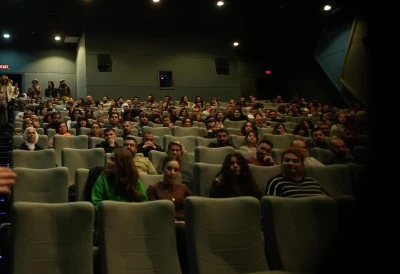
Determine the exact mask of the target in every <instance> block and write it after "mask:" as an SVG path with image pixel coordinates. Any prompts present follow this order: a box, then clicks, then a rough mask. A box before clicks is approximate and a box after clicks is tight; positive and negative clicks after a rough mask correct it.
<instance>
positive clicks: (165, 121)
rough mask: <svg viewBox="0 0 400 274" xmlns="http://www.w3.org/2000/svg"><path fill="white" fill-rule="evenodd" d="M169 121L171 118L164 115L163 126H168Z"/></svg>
mask: <svg viewBox="0 0 400 274" xmlns="http://www.w3.org/2000/svg"><path fill="white" fill-rule="evenodd" d="M170 123H171V119H170V118H169V117H165V118H164V119H163V124H164V125H165V126H169V124H170Z"/></svg>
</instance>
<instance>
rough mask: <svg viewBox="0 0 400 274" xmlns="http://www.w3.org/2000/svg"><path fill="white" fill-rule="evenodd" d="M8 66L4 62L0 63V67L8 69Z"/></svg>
mask: <svg viewBox="0 0 400 274" xmlns="http://www.w3.org/2000/svg"><path fill="white" fill-rule="evenodd" d="M9 68H10V67H9V66H8V65H6V64H0V69H9Z"/></svg>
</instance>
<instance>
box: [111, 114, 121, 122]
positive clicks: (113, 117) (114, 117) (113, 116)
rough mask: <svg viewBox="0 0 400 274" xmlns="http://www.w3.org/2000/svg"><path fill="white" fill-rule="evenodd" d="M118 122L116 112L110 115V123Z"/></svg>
mask: <svg viewBox="0 0 400 274" xmlns="http://www.w3.org/2000/svg"><path fill="white" fill-rule="evenodd" d="M118 122H119V117H118V115H116V114H113V115H111V123H112V124H118Z"/></svg>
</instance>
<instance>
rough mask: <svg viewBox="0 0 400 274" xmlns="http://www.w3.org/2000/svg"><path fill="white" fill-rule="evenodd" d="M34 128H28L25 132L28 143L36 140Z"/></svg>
mask: <svg viewBox="0 0 400 274" xmlns="http://www.w3.org/2000/svg"><path fill="white" fill-rule="evenodd" d="M36 134H37V133H36V130H35V129H33V128H29V129H28V131H27V133H26V141H27V142H28V143H31V144H32V143H34V142H35V141H36Z"/></svg>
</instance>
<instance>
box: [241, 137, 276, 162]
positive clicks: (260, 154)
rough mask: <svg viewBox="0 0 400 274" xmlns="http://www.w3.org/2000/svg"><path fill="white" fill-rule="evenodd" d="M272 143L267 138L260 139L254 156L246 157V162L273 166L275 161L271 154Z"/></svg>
mask: <svg viewBox="0 0 400 274" xmlns="http://www.w3.org/2000/svg"><path fill="white" fill-rule="evenodd" d="M273 147H274V144H273V143H272V142H271V141H269V140H262V141H260V142H259V143H258V145H257V150H256V156H252V157H249V158H247V162H248V163H249V164H252V165H256V166H273V165H275V161H274V159H273V158H272V156H271V151H272V148H273Z"/></svg>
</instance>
